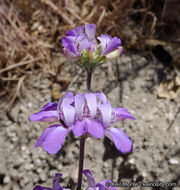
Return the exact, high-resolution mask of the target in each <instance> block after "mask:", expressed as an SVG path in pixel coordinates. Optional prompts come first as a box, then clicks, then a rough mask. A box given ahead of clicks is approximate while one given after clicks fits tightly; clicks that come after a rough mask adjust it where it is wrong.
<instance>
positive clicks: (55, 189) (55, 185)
mask: <svg viewBox="0 0 180 190" xmlns="http://www.w3.org/2000/svg"><path fill="white" fill-rule="evenodd" d="M61 176H62V174H60V173H57V174H56V175H55V177H54V180H53V190H63V189H64V188H63V187H61V186H60V184H59V181H60V178H61Z"/></svg>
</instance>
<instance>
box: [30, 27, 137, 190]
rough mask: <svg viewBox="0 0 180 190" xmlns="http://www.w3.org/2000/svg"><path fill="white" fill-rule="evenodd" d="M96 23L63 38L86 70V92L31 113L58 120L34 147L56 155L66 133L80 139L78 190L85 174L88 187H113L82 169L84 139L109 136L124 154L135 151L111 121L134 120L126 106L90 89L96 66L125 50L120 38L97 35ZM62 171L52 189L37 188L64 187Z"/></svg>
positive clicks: (69, 54)
mask: <svg viewBox="0 0 180 190" xmlns="http://www.w3.org/2000/svg"><path fill="white" fill-rule="evenodd" d="M95 31H96V25H95V24H85V26H80V27H77V28H75V29H74V30H70V31H67V32H66V36H65V37H63V38H62V44H63V54H64V55H65V56H66V57H67V59H69V60H70V61H72V62H75V63H77V64H78V65H79V66H81V67H82V68H84V69H85V70H86V71H87V89H86V93H81V94H74V93H72V92H67V93H66V94H65V95H64V96H63V97H62V98H60V99H59V102H58V103H52V102H50V103H47V104H46V105H45V106H44V107H43V108H42V109H41V110H40V111H39V112H37V113H34V114H33V115H31V116H30V120H31V121H41V122H55V124H52V125H50V126H49V127H47V128H46V129H45V130H44V132H43V133H42V135H41V136H40V138H39V139H38V141H37V143H36V144H35V147H38V146H40V145H42V147H43V149H44V151H47V152H48V153H49V154H56V153H57V152H58V151H59V150H60V149H61V147H62V145H63V142H64V140H65V138H66V136H67V135H68V134H69V133H70V132H72V133H73V134H74V135H75V136H77V137H79V138H80V150H79V173H78V182H77V190H81V184H82V175H83V174H84V175H85V176H86V178H87V181H88V188H87V189H88V190H90V189H91V190H103V189H112V190H115V187H111V186H110V185H108V187H107V186H106V183H107V182H108V184H111V181H110V180H105V181H103V182H101V183H96V181H95V179H94V178H93V176H92V174H91V172H90V171H89V170H84V171H83V162H84V148H85V141H86V139H87V138H88V137H94V138H98V139H101V138H103V137H104V136H106V137H108V138H109V139H110V140H111V141H112V142H113V143H114V144H115V146H116V148H117V149H118V150H119V151H120V152H121V153H129V152H131V151H132V148H133V142H132V140H131V138H130V137H128V136H127V135H126V134H125V132H124V131H123V130H122V129H119V128H115V127H112V124H113V123H115V122H118V121H122V120H125V119H135V118H134V117H133V116H132V115H131V113H130V112H129V111H128V110H127V109H125V108H113V107H112V106H111V103H110V102H109V101H108V100H107V97H106V96H105V94H104V93H103V92H98V93H92V92H91V76H92V73H93V71H94V70H95V68H96V67H97V66H100V65H102V64H103V63H104V62H106V61H107V60H111V59H114V58H116V57H118V56H119V55H120V54H121V53H122V46H121V40H120V39H119V38H117V37H114V38H112V37H111V36H109V35H107V34H105V35H101V36H100V37H97V39H96V38H95ZM61 175H62V174H56V175H55V178H54V182H53V188H45V187H41V186H36V187H35V188H34V190H44V189H49V190H63V189H65V188H63V187H61V186H60V184H59V183H58V182H59V180H60V177H61Z"/></svg>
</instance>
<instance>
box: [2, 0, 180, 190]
mask: <svg viewBox="0 0 180 190" xmlns="http://www.w3.org/2000/svg"><path fill="white" fill-rule="evenodd" d="M179 10H180V1H178V0H111V1H110V0H103V1H102V0H99V1H95V0H71V1H70V0H66V1H64V0H31V1H30V0H0V189H3V190H20V189H26V190H31V189H33V186H34V185H35V184H41V185H45V186H51V183H52V178H53V176H54V174H55V173H56V172H60V173H63V177H62V184H69V187H71V188H73V187H74V185H75V184H76V181H77V164H78V148H79V142H78V139H77V138H75V137H73V136H69V137H68V139H66V142H65V144H64V145H63V148H62V150H61V151H60V152H59V153H58V154H57V155H53V156H52V155H48V154H47V153H45V152H43V150H42V148H40V147H39V148H37V149H34V148H33V146H34V144H35V143H36V140H37V139H38V137H39V136H40V135H41V133H42V131H43V129H45V128H46V127H47V126H48V124H47V123H45V124H42V123H30V122H29V120H28V117H29V116H30V115H31V114H32V113H34V112H37V111H38V110H39V109H40V108H41V107H42V106H43V105H45V104H46V103H47V102H49V101H54V102H56V101H58V99H59V97H60V96H62V95H64V93H65V92H66V91H73V92H75V93H79V92H84V90H85V84H86V74H85V73H84V71H83V70H81V69H80V68H78V67H77V66H76V65H74V64H72V63H69V62H68V61H67V60H66V59H65V58H64V57H63V55H62V44H61V38H62V37H63V36H64V35H65V32H66V31H67V30H70V29H73V28H75V27H77V26H79V25H84V24H85V23H95V24H96V27H97V31H96V35H97V36H98V35H101V34H106V33H107V34H109V35H111V36H118V37H119V38H120V39H121V41H122V46H123V48H124V52H123V54H122V56H120V58H118V59H117V60H115V61H113V62H109V63H106V64H104V65H103V66H102V67H101V68H100V69H97V70H96V71H95V73H94V76H93V81H92V89H93V91H99V90H102V91H103V92H104V93H106V95H107V96H108V98H109V100H110V101H111V102H112V105H113V106H114V107H115V106H116V107H117V106H122V107H126V108H127V109H128V110H130V111H131V112H132V114H133V115H134V116H135V117H136V121H124V122H122V123H119V124H118V125H117V126H118V127H121V128H123V129H124V130H125V131H126V133H127V134H128V135H129V136H130V137H132V139H133V141H134V150H133V152H132V153H131V154H129V155H121V154H120V153H119V152H117V151H116V149H115V148H114V145H113V144H111V142H110V141H109V140H108V139H106V138H105V139H104V140H101V141H99V140H95V139H89V140H88V141H87V145H86V153H85V154H86V160H85V168H90V169H92V173H93V174H94V176H95V177H96V178H97V180H98V181H102V180H104V179H111V180H113V181H114V182H120V181H134V182H142V181H146V182H148V181H154V182H164V183H165V182H174V183H176V184H178V183H179V184H180V167H179V166H180V143H179V133H180V129H179V128H180V72H179V70H180V61H179V57H180V54H179V53H180V36H179V34H180V14H179ZM95 145H96V146H95ZM141 188H142V187H137V188H134V189H141ZM122 189H123V188H122ZM124 189H127V187H126V188H124ZM129 189H131V188H129ZM142 189H143V188H142ZM147 189H148V188H147ZM149 189H161V188H160V187H154V188H153V187H149ZM168 189H178V187H171V186H170V185H169V186H168Z"/></svg>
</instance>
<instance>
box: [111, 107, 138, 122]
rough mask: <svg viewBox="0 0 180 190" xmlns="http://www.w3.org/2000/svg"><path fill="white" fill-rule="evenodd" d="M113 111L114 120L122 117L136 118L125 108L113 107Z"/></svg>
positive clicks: (122, 118)
mask: <svg viewBox="0 0 180 190" xmlns="http://www.w3.org/2000/svg"><path fill="white" fill-rule="evenodd" d="M113 111H114V113H115V120H116V121H122V120H124V119H134V120H135V119H136V118H134V117H133V116H132V115H131V113H130V112H129V111H128V110H127V109H125V108H114V109H113Z"/></svg>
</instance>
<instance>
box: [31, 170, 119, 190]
mask: <svg viewBox="0 0 180 190" xmlns="http://www.w3.org/2000/svg"><path fill="white" fill-rule="evenodd" d="M83 174H84V175H85V176H86V178H87V182H88V187H87V190H106V189H110V190H116V188H115V187H110V184H111V183H112V181H111V180H109V179H108V180H104V181H102V182H100V183H97V182H96V181H95V179H94V177H93V176H92V173H91V172H90V171H89V170H84V171H83ZM61 176H62V174H60V173H57V174H56V175H55V177H54V180H53V187H52V188H50V187H42V186H40V185H37V186H35V187H34V189H33V190H71V189H68V188H65V187H62V186H61V185H60V184H59V181H60V178H61ZM106 184H108V186H106Z"/></svg>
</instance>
